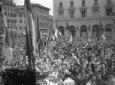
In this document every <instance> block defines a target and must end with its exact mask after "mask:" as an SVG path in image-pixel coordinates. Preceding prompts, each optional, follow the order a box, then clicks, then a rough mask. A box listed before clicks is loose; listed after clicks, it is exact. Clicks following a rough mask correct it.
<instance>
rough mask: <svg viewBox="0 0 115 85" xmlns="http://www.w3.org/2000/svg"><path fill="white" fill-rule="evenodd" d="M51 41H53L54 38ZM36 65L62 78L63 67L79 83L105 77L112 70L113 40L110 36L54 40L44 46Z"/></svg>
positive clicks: (114, 43)
mask: <svg viewBox="0 0 115 85" xmlns="http://www.w3.org/2000/svg"><path fill="white" fill-rule="evenodd" d="M54 43H55V42H54ZM38 60H39V61H38V62H37V66H38V67H39V69H40V70H41V72H43V71H45V72H46V71H47V72H49V75H53V76H55V77H56V78H58V77H61V78H62V79H64V77H65V74H66V71H69V73H71V77H72V78H73V79H74V80H75V81H77V82H79V84H80V83H81V84H80V85H82V84H84V83H86V82H88V80H90V79H93V78H95V79H96V80H101V81H106V80H107V79H108V76H109V75H113V74H114V71H115V42H114V41H112V40H105V39H103V40H100V41H97V40H93V39H90V40H79V41H78V42H77V43H74V44H73V43H67V42H64V41H61V42H60V41H58V42H56V43H55V46H52V47H51V49H50V50H48V49H45V50H44V51H42V53H41V57H39V58H38Z"/></svg>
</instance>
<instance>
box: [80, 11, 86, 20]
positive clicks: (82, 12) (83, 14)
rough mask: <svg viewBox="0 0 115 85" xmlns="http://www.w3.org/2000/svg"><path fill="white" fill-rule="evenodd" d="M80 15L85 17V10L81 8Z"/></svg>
mask: <svg viewBox="0 0 115 85" xmlns="http://www.w3.org/2000/svg"><path fill="white" fill-rule="evenodd" d="M81 17H82V18H85V17H86V10H81Z"/></svg>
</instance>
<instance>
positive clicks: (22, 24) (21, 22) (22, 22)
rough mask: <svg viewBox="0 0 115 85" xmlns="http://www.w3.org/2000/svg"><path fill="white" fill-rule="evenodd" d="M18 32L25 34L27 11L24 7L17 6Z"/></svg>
mask: <svg viewBox="0 0 115 85" xmlns="http://www.w3.org/2000/svg"><path fill="white" fill-rule="evenodd" d="M16 12H17V23H16V26H17V31H18V32H20V33H22V32H25V28H26V18H25V9H24V6H17V9H16Z"/></svg>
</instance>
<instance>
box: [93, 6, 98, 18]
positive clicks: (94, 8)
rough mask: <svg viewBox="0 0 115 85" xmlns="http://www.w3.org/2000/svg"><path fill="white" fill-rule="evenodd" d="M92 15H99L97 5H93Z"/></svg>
mask: <svg viewBox="0 0 115 85" xmlns="http://www.w3.org/2000/svg"><path fill="white" fill-rule="evenodd" d="M92 10H93V16H94V17H97V16H99V7H93V9H92Z"/></svg>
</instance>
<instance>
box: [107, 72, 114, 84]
mask: <svg viewBox="0 0 115 85" xmlns="http://www.w3.org/2000/svg"><path fill="white" fill-rule="evenodd" d="M108 85H115V74H113V75H111V76H110V81H109V82H108Z"/></svg>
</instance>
